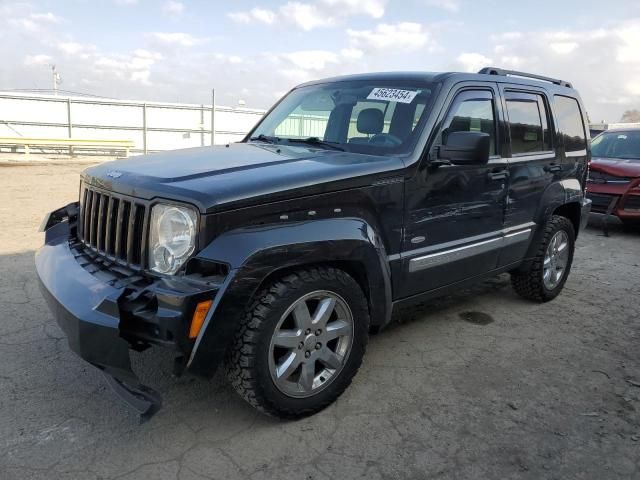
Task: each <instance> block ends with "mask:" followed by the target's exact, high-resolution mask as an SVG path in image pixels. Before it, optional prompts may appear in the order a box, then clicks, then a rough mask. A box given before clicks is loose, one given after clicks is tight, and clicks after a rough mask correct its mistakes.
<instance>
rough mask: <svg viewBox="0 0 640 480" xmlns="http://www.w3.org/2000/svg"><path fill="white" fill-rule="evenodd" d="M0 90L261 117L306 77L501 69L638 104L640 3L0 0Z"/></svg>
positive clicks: (613, 106) (607, 110)
mask: <svg viewBox="0 0 640 480" xmlns="http://www.w3.org/2000/svg"><path fill="white" fill-rule="evenodd" d="M0 18H1V19H2V27H0V55H1V57H2V63H1V64H0V90H22V89H32V90H33V89H50V88H52V74H51V67H50V65H56V68H57V71H58V72H59V74H60V76H61V78H62V84H61V86H60V88H61V89H62V90H66V91H72V92H81V93H84V94H90V95H98V96H104V97H111V98H118V99H135V100H146V101H167V102H188V103H197V104H200V103H204V104H207V103H211V89H212V88H215V89H216V104H219V105H230V106H235V105H238V103H239V101H240V100H242V101H244V102H245V103H246V106H247V107H256V108H267V107H269V106H270V105H271V104H273V103H274V102H275V101H276V100H277V99H278V98H279V97H281V96H282V95H283V94H284V93H286V92H287V91H288V90H289V89H290V88H291V87H293V86H295V85H296V84H299V83H301V82H304V81H307V80H311V79H317V78H323V77H330V76H334V75H342V74H349V73H360V72H372V71H394V70H412V71H449V70H454V71H477V70H478V69H480V68H482V67H484V66H497V67H502V68H508V69H515V70H521V71H528V72H532V73H538V74H542V75H548V76H552V77H556V78H561V79H564V80H568V81H571V82H572V83H573V85H574V86H575V87H576V88H577V89H578V90H579V91H580V93H581V95H582V97H583V100H584V102H585V104H586V107H587V111H588V114H589V117H590V119H591V120H592V121H594V122H597V121H602V120H605V121H609V122H615V121H618V120H619V119H620V117H621V115H622V113H623V112H624V111H625V110H629V109H634V108H635V109H640V1H638V0H608V1H599V2H596V1H592V0H581V1H573V0H555V1H547V0H538V1H536V2H530V1H515V0H511V1H504V0H403V1H398V0H395V1H388V0H269V1H262V2H260V1H252V0H235V1H211V0H209V1H206V0H158V1H152V0H32V1H24V2H23V1H13V0H0Z"/></svg>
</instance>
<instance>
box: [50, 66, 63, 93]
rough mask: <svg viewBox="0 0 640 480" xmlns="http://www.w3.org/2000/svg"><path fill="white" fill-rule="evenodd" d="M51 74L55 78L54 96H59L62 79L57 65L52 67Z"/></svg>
mask: <svg viewBox="0 0 640 480" xmlns="http://www.w3.org/2000/svg"><path fill="white" fill-rule="evenodd" d="M51 74H52V76H53V94H54V95H56V96H57V95H58V87H59V86H60V84H61V83H62V78H60V74H59V73H58V71H57V70H56V66H55V65H51Z"/></svg>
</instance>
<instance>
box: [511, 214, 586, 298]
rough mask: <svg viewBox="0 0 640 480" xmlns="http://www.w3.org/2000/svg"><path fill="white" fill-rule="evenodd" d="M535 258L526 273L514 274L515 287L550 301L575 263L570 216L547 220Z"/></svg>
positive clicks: (526, 296) (517, 290) (512, 278)
mask: <svg viewBox="0 0 640 480" xmlns="http://www.w3.org/2000/svg"><path fill="white" fill-rule="evenodd" d="M534 241H537V242H538V245H537V247H538V248H537V251H536V254H535V257H534V258H533V259H532V260H531V262H530V264H529V266H528V268H527V270H526V271H517V272H512V273H511V284H512V285H513V288H514V290H515V291H516V293H518V294H519V295H520V296H522V297H524V298H527V299H529V300H536V301H539V302H548V301H549V300H553V299H554V298H555V297H557V296H558V294H559V293H560V292H561V291H562V288H563V287H564V284H565V282H566V281H567V277H568V276H569V272H570V270H571V264H572V262H573V252H574V249H575V230H574V228H573V224H572V223H571V221H570V220H569V219H568V218H566V217H561V216H558V215H553V216H552V217H551V218H550V219H549V221H547V223H546V225H545V226H544V229H543V230H542V232H541V235H539V236H538V238H537V239H536V240H534Z"/></svg>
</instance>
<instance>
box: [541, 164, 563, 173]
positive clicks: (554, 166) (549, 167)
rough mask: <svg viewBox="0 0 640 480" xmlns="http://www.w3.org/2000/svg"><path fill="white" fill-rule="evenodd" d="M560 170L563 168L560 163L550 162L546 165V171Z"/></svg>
mask: <svg viewBox="0 0 640 480" xmlns="http://www.w3.org/2000/svg"><path fill="white" fill-rule="evenodd" d="M560 170H562V165H558V164H557V163H550V164H549V165H545V167H544V171H545V172H550V173H552V172H559V171H560Z"/></svg>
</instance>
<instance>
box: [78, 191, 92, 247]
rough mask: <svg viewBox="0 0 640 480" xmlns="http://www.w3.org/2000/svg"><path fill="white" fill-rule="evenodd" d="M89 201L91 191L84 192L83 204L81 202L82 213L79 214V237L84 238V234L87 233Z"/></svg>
mask: <svg viewBox="0 0 640 480" xmlns="http://www.w3.org/2000/svg"><path fill="white" fill-rule="evenodd" d="M90 201H91V190H88V189H85V190H84V202H82V211H81V212H80V218H82V229H81V232H80V235H81V237H80V238H85V237H86V232H88V231H89V214H88V212H89V207H88V206H89V202H90Z"/></svg>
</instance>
